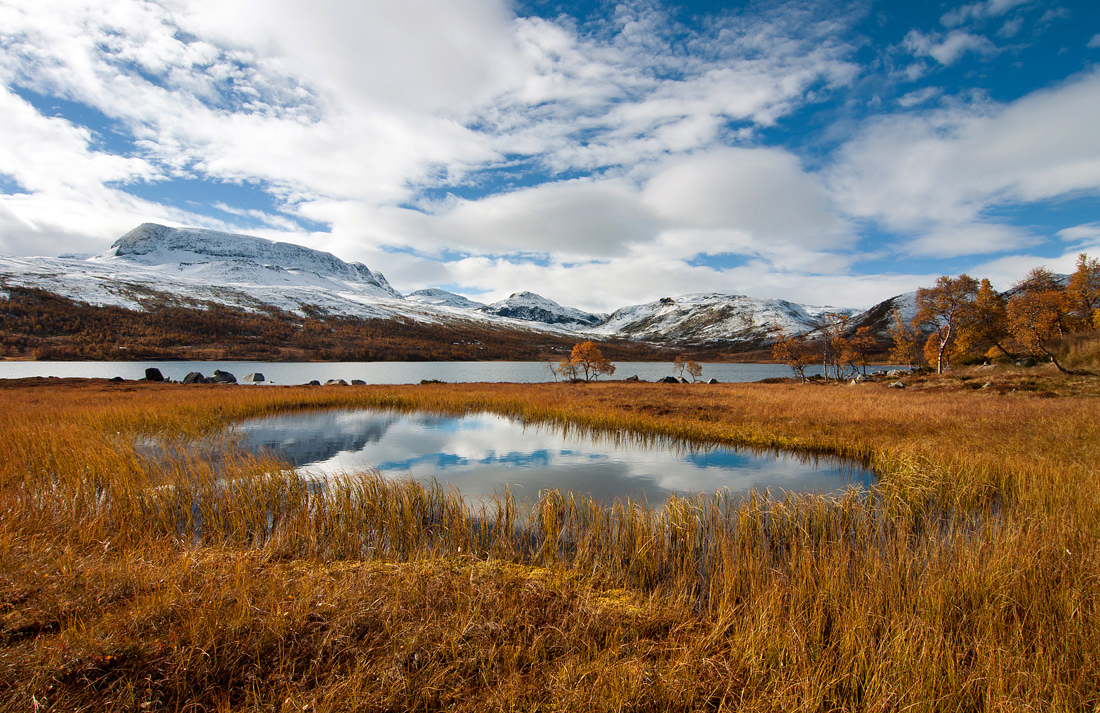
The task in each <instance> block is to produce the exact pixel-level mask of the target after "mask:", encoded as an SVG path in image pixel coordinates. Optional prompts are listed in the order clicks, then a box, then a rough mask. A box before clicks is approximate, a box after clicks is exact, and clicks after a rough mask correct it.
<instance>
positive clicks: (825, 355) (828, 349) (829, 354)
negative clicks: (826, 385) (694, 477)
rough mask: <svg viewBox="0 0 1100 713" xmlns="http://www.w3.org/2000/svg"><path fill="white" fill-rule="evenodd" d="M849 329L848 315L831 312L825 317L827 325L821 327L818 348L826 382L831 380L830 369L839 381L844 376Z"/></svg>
mask: <svg viewBox="0 0 1100 713" xmlns="http://www.w3.org/2000/svg"><path fill="white" fill-rule="evenodd" d="M847 328H848V315H846V314H837V313H835V312H829V313H828V314H826V315H825V323H824V325H822V327H821V338H820V339H819V340H818V342H817V346H818V350H819V352H818V353H819V355H820V359H821V368H822V370H824V372H825V380H826V381H828V380H829V369H830V367H831V368H832V370H833V373H834V374H835V375H836V378H837V379H840V378H841V376H842V371H843V367H842V360H843V356H844V354H845V352H846V351H847V350H848V340H847V338H846V337H845V336H844V334H845V332H846V331H847Z"/></svg>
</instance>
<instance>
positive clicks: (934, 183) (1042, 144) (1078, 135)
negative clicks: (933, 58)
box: [829, 71, 1100, 255]
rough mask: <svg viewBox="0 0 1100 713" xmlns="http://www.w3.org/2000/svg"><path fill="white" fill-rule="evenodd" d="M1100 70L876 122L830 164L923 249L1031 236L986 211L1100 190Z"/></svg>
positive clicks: (867, 213)
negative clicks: (1019, 92) (1008, 96)
mask: <svg viewBox="0 0 1100 713" xmlns="http://www.w3.org/2000/svg"><path fill="white" fill-rule="evenodd" d="M1097 112H1100V73H1098V72H1095V71H1094V72H1089V73H1086V74H1084V75H1081V76H1079V77H1076V78H1074V79H1073V80H1071V81H1069V82H1066V83H1064V84H1062V85H1061V86H1057V87H1055V88H1052V89H1048V90H1042V91H1038V92H1034V93H1032V94H1030V95H1027V96H1025V97H1023V98H1022V99H1020V100H1018V101H1016V102H1013V103H1011V104H1008V105H991V104H982V103H979V104H973V105H968V106H955V107H951V108H947V109H943V110H939V111H934V112H929V113H906V114H897V115H893V116H889V117H885V118H882V119H880V120H877V121H875V122H872V123H871V124H870V125H869V127H868V128H867V129H866V130H865V131H863V132H862V133H861V134H860V135H859V136H857V137H856V138H855V139H854V140H852V141H851V142H850V143H848V144H847V145H846V146H845V147H844V148H843V149H842V151H841V152H840V158H839V160H838V161H837V163H836V164H835V165H834V166H833V167H831V168H830V170H829V185H830V187H831V189H832V191H833V195H834V199H835V200H836V201H837V202H838V204H839V205H840V206H841V207H842V209H843V210H844V211H846V212H847V213H849V214H851V215H854V216H861V217H866V218H872V219H874V220H877V221H880V222H881V223H882V224H883V225H885V226H887V227H888V228H890V229H891V230H896V231H900V232H902V233H908V234H914V235H918V236H921V235H923V236H924V237H918V239H917V240H916V242H914V243H913V244H912V245H911V246H910V249H911V250H913V251H914V252H916V253H919V254H925V255H929V254H936V253H937V250H940V251H942V252H940V253H939V254H951V255H962V254H980V253H988V252H995V251H997V250H999V249H1010V248H1015V247H1019V246H1020V245H1026V244H1028V242H1029V240H1030V239H1029V238H1028V236H1027V235H1026V234H1025V233H1024V232H1022V231H1020V230H1017V229H1010V228H1007V227H1005V226H1001V227H995V226H994V223H993V222H992V221H991V219H989V218H988V216H986V212H987V211H988V210H989V209H991V208H994V207H996V206H1000V205H1006V204H1014V203H1020V202H1022V203H1031V202H1038V201H1043V200H1047V199H1052V198H1056V197H1059V196H1065V195H1070V194H1074V193H1076V192H1088V193H1091V194H1093V195H1095V194H1096V193H1097V191H1100V125H1098V124H1097V122H1095V121H1094V120H1093V117H1095V116H1096V115H1097Z"/></svg>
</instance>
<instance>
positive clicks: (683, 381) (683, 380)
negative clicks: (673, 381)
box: [680, 376, 691, 384]
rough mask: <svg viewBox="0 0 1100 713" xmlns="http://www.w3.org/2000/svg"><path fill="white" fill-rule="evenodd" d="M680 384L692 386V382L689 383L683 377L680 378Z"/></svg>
mask: <svg viewBox="0 0 1100 713" xmlns="http://www.w3.org/2000/svg"><path fill="white" fill-rule="evenodd" d="M680 383H681V384H690V383H691V382H690V381H688V380H687V379H685V378H684V377H682V376H681V377H680Z"/></svg>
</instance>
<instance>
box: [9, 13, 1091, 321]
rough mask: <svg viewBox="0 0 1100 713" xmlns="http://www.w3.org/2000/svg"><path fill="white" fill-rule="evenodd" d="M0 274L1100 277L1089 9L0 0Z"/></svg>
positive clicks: (425, 283) (872, 282) (591, 283)
mask: <svg viewBox="0 0 1100 713" xmlns="http://www.w3.org/2000/svg"><path fill="white" fill-rule="evenodd" d="M0 81H2V84H3V88H2V90H0V130H2V135H3V137H4V141H2V142H0V253H2V254H10V255H58V254H62V253H95V252H99V251H101V250H104V249H106V248H107V247H108V246H109V245H110V244H111V242H113V240H114V239H116V238H117V237H118V236H120V235H121V234H122V233H124V232H126V231H127V230H129V229H130V228H132V227H134V226H135V225H137V224H139V223H141V222H145V221H154V222H161V223H166V224H171V225H190V226H201V227H208V228H213V229H219V230H227V231H233V232H245V233H250V234H254V235H260V236H263V237H267V238H272V239H277V240H284V241H288V242H295V243H299V244H302V245H307V246H309V247H313V248H318V249H323V250H327V251H330V252H333V253H335V254H336V255H338V256H340V257H342V258H344V259H347V260H361V261H363V262H365V263H366V264H368V265H369V266H370V267H371V268H372V269H376V270H380V271H381V272H383V273H384V274H385V275H386V276H387V278H388V279H389V280H390V282H391V283H392V284H393V285H394V286H395V287H396V288H397V289H398V290H401V291H404V292H409V291H411V290H414V289H418V288H422V287H430V286H445V287H447V288H448V289H452V290H455V291H458V292H462V293H463V294H466V295H468V296H470V297H473V298H475V299H479V300H482V301H488V300H492V299H498V298H501V297H504V296H507V295H508V294H510V293H511V292H514V291H518V290H524V289H528V290H533V291H536V292H539V293H541V294H543V295H546V296H547V297H550V298H552V299H555V300H557V301H559V302H561V303H563V304H568V305H572V306H576V307H580V308H583V309H589V310H593V311H607V310H611V309H614V308H617V307H620V306H623V305H626V304H636V303H640V302H645V301H649V300H653V299H657V298H659V297H662V296H666V295H673V294H682V293H688V292H704V291H721V292H731V293H737V294H748V295H753V296H758V297H782V298H786V299H792V300H796V301H800V302H806V303H811V304H832V305H836V306H853V307H860V306H869V305H871V304H873V303H874V302H876V301H878V300H880V299H883V298H886V297H889V296H891V295H894V294H897V293H899V292H903V291H908V290H912V289H914V288H915V287H917V286H918V285H927V284H930V283H931V282H932V280H934V279H935V277H936V276H938V275H941V274H957V273H959V272H963V271H966V272H969V273H970V274H972V275H975V276H977V277H989V278H991V279H992V280H993V282H994V284H996V285H998V286H1000V287H1007V286H1009V285H1010V284H1011V283H1012V281H1014V280H1016V279H1019V278H1020V277H1022V276H1023V275H1024V274H1025V273H1026V271H1027V270H1028V269H1029V268H1030V267H1033V266H1035V265H1039V264H1045V265H1047V266H1049V267H1051V268H1052V269H1055V270H1059V271H1064V272H1068V271H1070V270H1071V269H1072V265H1073V262H1074V258H1075V256H1076V255H1077V253H1078V252H1082V251H1085V252H1089V253H1090V254H1093V255H1100V5H1098V4H1097V3H1095V2H1086V1H1078V0H1074V1H1065V2H1057V1H1050V2H1039V1H1031V2H1028V1H1026V0H979V1H976V2H965V3H945V2H920V1H919V0H918V1H914V2H904V3H902V2H848V3H833V2H819V3H813V2H793V3H780V2H760V3H755V2H736V3H734V2H721V1H719V0H713V1H710V2H704V1H702V0H700V1H698V2H679V3H668V2H659V1H656V0H649V1H643V2H620V3H614V2H594V1H585V2H565V3H562V2H549V1H547V0H522V1H519V0H517V1H516V2H509V1H507V0H417V2H403V1H400V0H373V1H372V2H369V3H363V2H360V1H352V0H323V1H318V2H312V3H301V2H298V1H297V0H264V1H263V2H260V1H259V0H0Z"/></svg>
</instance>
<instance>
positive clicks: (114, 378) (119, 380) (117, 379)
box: [107, 376, 126, 384]
mask: <svg viewBox="0 0 1100 713" xmlns="http://www.w3.org/2000/svg"><path fill="white" fill-rule="evenodd" d="M107 381H110V382H113V383H115V384H121V383H122V382H123V381H126V379H123V378H122V377H121V376H112V377H111V378H110V379H108V380H107Z"/></svg>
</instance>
